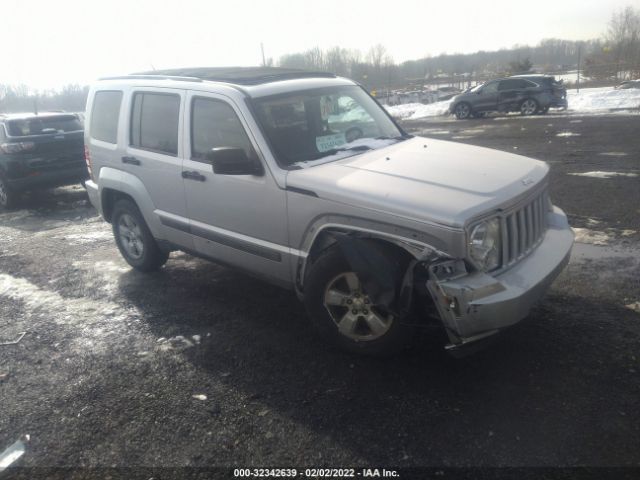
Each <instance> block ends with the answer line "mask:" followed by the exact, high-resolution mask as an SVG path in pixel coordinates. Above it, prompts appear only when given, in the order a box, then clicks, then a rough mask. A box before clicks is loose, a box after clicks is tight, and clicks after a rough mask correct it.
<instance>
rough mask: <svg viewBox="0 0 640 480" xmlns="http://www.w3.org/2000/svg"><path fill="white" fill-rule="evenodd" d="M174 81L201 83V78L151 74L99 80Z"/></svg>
mask: <svg viewBox="0 0 640 480" xmlns="http://www.w3.org/2000/svg"><path fill="white" fill-rule="evenodd" d="M125 79H127V80H175V81H180V82H202V79H201V78H196V77H183V76H177V75H161V74H158V75H151V74H145V75H140V74H137V73H136V74H133V75H119V76H116V77H102V78H100V79H99V80H125Z"/></svg>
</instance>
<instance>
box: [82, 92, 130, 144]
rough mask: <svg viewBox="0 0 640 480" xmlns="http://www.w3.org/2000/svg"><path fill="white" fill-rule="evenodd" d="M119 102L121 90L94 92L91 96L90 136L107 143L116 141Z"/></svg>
mask: <svg viewBox="0 0 640 480" xmlns="http://www.w3.org/2000/svg"><path fill="white" fill-rule="evenodd" d="M121 104H122V92H120V91H102V92H96V94H95V96H94V98H93V109H92V112H91V126H90V128H89V131H90V134H91V138H95V139H96V140H102V141H103V142H108V143H118V119H119V118H120V105H121Z"/></svg>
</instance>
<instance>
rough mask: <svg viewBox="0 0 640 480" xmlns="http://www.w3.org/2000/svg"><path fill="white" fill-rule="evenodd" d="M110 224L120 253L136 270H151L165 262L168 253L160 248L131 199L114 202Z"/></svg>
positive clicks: (156, 268)
mask: <svg viewBox="0 0 640 480" xmlns="http://www.w3.org/2000/svg"><path fill="white" fill-rule="evenodd" d="M111 225H112V228H113V236H114V237H115V240H116V245H117V246H118V250H120V254H121V255H122V256H123V257H124V259H125V260H126V261H127V263H128V264H129V265H131V266H132V267H133V268H135V269H136V270H140V271H141V272H153V271H155V270H158V269H159V268H160V267H161V266H162V265H164V264H165V263H166V262H167V259H168V258H169V253H168V252H164V251H162V250H160V248H159V247H158V244H157V243H156V241H155V239H154V238H153V235H152V234H151V231H149V227H147V224H146V222H145V221H144V218H143V216H142V214H141V213H140V210H139V209H138V207H137V206H136V204H135V203H133V202H132V201H131V200H118V201H117V202H116V204H115V205H114V207H113V214H112V217H111Z"/></svg>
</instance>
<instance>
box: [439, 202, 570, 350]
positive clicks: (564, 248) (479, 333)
mask: <svg viewBox="0 0 640 480" xmlns="http://www.w3.org/2000/svg"><path fill="white" fill-rule="evenodd" d="M547 227H548V228H547V230H546V232H545V234H544V237H543V239H542V241H541V242H540V244H539V245H538V246H537V247H536V248H535V249H534V250H533V251H532V252H531V253H529V254H528V255H527V256H526V257H525V258H523V259H522V260H520V261H519V262H518V263H515V264H514V265H512V266H511V267H509V268H508V269H505V270H503V271H499V272H498V273H497V274H495V275H493V274H492V273H484V272H473V273H469V272H468V271H467V269H466V266H465V264H464V262H463V261H461V260H450V261H443V262H439V263H436V264H433V265H431V267H430V269H429V280H428V282H427V288H428V290H429V292H430V293H431V296H432V297H433V299H434V302H435V304H436V307H437V309H438V313H439V314H440V317H441V319H442V322H443V324H444V326H445V328H446V330H447V333H448V335H449V339H450V341H451V345H450V347H459V346H462V345H464V344H467V343H470V342H474V341H477V340H480V339H483V338H485V337H488V336H491V335H493V334H495V333H497V332H499V331H500V330H501V329H504V328H506V327H509V326H511V325H514V324H516V323H518V322H519V321H520V320H522V319H524V318H525V317H526V316H527V315H528V314H529V311H530V310H531V308H532V307H533V306H534V305H535V304H536V303H537V302H538V300H540V298H541V297H542V296H543V295H544V293H545V292H546V290H547V289H548V287H549V285H550V284H551V283H552V282H553V280H554V279H555V278H556V277H557V276H558V275H559V274H560V272H561V271H562V269H563V268H564V267H565V266H566V264H567V263H568V262H569V257H570V255H571V248H572V246H573V238H574V235H573V231H572V230H571V227H569V224H568V222H567V218H566V216H565V214H564V212H563V211H562V210H560V209H559V208H557V207H554V209H553V211H550V212H548V214H547Z"/></svg>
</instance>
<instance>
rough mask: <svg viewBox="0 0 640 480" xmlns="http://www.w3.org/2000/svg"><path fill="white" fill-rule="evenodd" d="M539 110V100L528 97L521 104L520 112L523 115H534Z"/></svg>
mask: <svg viewBox="0 0 640 480" xmlns="http://www.w3.org/2000/svg"><path fill="white" fill-rule="evenodd" d="M537 111H538V102H536V101H535V100H534V99H533V98H527V99H526V100H523V101H522V103H521V104H520V113H521V114H522V115H533V114H534V113H536V112H537Z"/></svg>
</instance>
